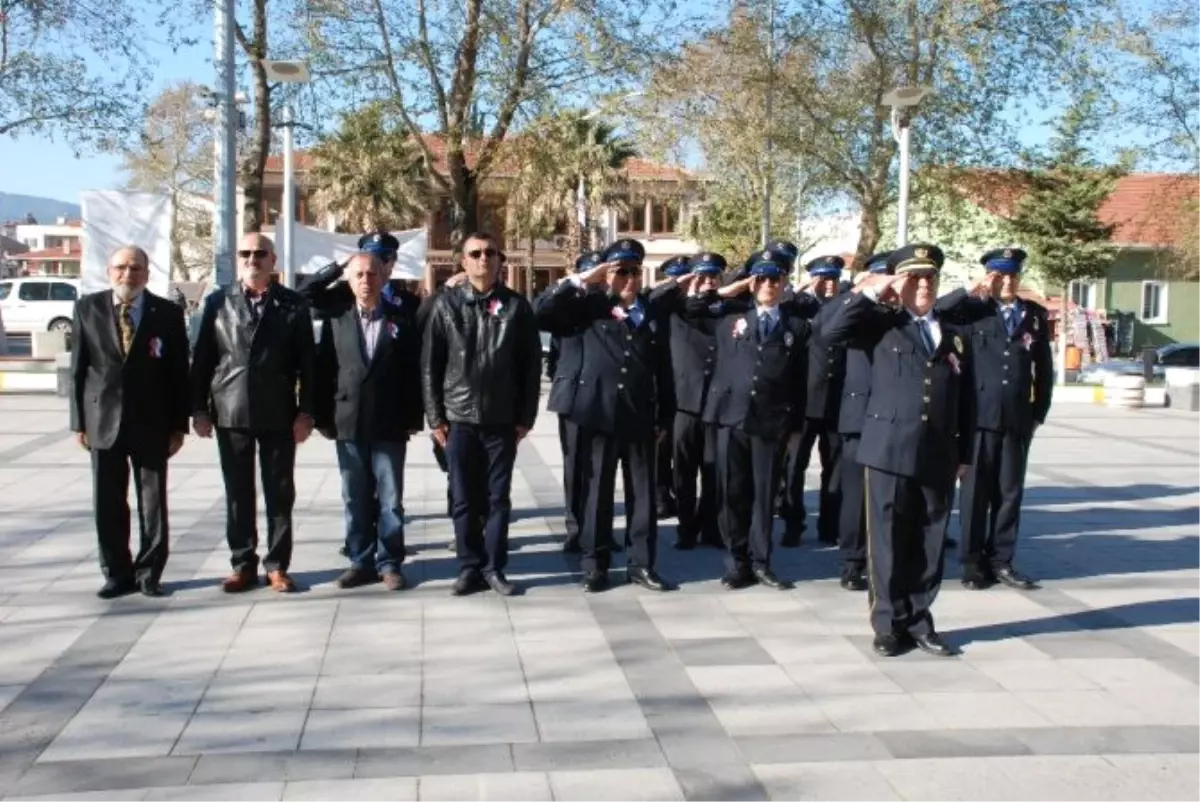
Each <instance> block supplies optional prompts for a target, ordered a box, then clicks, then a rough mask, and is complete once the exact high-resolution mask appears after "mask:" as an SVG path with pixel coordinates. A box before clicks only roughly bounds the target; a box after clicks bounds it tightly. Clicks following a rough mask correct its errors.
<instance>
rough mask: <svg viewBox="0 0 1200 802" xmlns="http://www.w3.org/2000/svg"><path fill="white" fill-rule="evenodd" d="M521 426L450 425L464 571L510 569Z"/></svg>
mask: <svg viewBox="0 0 1200 802" xmlns="http://www.w3.org/2000/svg"><path fill="white" fill-rule="evenodd" d="M516 459H517V428H516V426H515V425H513V426H476V425H473V424H469V423H451V424H450V436H449V438H448V439H447V440H446V462H447V464H448V465H449V467H450V499H451V518H452V519H453V521H454V540H455V546H456V548H457V550H458V562H459V565H460V566H461V568H462V569H463V570H467V569H477V570H481V571H483V572H485V573H487V572H490V571H503V570H504V568H505V567H506V566H507V565H508V523H509V519H510V518H511V517H512V497H511V491H512V475H513V465H514V463H515V462H516Z"/></svg>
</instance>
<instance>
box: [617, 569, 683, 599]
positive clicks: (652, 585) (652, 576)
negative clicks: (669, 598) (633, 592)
mask: <svg viewBox="0 0 1200 802" xmlns="http://www.w3.org/2000/svg"><path fill="white" fill-rule="evenodd" d="M625 576H626V578H627V579H628V580H629V584H631V585H641V586H642V587H644V588H645V589H646V590H653V591H657V592H658V593H664V592H666V591H668V590H673V588H672V586H671V583H669V582H667V581H666V580H665V579H663V578H662V577H661V576H659V575H658V574H656V573H654V571H653V570H651V569H649V568H629V569H627V570H626V571H625Z"/></svg>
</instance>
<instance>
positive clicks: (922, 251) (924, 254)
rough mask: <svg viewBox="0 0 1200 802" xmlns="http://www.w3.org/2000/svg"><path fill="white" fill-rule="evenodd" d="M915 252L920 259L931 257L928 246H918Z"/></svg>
mask: <svg viewBox="0 0 1200 802" xmlns="http://www.w3.org/2000/svg"><path fill="white" fill-rule="evenodd" d="M913 254H915V255H916V257H917V258H918V259H928V258H929V250H928V249H927V248H917V249H916V250H914V251H913Z"/></svg>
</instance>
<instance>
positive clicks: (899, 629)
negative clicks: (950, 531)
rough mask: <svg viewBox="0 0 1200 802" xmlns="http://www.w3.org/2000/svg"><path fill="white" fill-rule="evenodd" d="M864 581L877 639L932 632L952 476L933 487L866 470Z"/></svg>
mask: <svg viewBox="0 0 1200 802" xmlns="http://www.w3.org/2000/svg"><path fill="white" fill-rule="evenodd" d="M865 470H866V476H865V479H864V481H865V487H866V498H867V578H868V580H869V582H870V588H869V593H868V599H869V602H870V606H871V628H872V629H874V630H875V633H876V634H877V635H886V634H891V633H896V634H904V633H908V634H910V635H914V636H917V635H924V634H928V633H930V632H932V631H933V615H932V614H931V613H930V611H929V608H930V607H932V606H933V601H934V599H936V598H937V594H938V590H939V589H940V588H941V585H942V569H943V565H944V562H943V561H944V558H945V549H946V514H947V512H948V510H949V505H950V490H951V488H952V487H953V484H954V475H953V474H948V475H947V476H946V477H945V478H944V479H943V480H941V481H939V482H938V484H937V486H929V485H925V484H922V483H921V482H920V481H919V480H917V479H913V478H910V477H907V476H897V475H896V474H894V473H887V472H885V471H880V470H877V469H875V468H866V469H865Z"/></svg>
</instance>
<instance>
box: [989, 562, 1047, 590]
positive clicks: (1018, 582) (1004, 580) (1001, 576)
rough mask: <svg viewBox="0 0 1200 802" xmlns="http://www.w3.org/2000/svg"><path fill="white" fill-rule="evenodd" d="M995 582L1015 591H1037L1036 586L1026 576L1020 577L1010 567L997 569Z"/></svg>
mask: <svg viewBox="0 0 1200 802" xmlns="http://www.w3.org/2000/svg"><path fill="white" fill-rule="evenodd" d="M996 581H997V582H1000V583H1001V584H1004V585H1008V586H1009V587H1010V588H1015V589H1017V590H1037V589H1038V584H1037V582H1034V581H1033V580H1032V579H1030V578H1029V577H1027V576H1022V575H1021V574H1018V573H1017V572H1016V571H1014V570H1013V569H1012V568H1011V567H1007V566H1006V567H1004V568H997V569H996Z"/></svg>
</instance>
